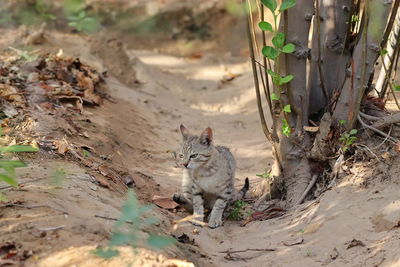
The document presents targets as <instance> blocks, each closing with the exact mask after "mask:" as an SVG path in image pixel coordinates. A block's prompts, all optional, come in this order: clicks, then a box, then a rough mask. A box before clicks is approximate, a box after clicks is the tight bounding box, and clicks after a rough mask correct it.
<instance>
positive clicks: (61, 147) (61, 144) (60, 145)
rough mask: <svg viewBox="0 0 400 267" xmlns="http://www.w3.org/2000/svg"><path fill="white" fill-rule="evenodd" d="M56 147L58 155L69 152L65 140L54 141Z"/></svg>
mask: <svg viewBox="0 0 400 267" xmlns="http://www.w3.org/2000/svg"><path fill="white" fill-rule="evenodd" d="M53 144H54V146H55V147H56V149H57V151H58V153H60V154H62V155H64V154H65V153H66V152H68V151H69V150H70V149H69V146H70V145H69V144H68V142H67V140H66V139H65V138H63V139H62V140H54V141H53Z"/></svg>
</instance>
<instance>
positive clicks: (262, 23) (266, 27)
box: [258, 21, 273, 32]
mask: <svg viewBox="0 0 400 267" xmlns="http://www.w3.org/2000/svg"><path fill="white" fill-rule="evenodd" d="M258 27H259V28H260V29H261V30H263V31H270V32H273V30H272V25H271V24H270V23H269V22H266V21H260V23H258Z"/></svg>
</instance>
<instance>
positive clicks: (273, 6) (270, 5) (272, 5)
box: [261, 0, 277, 13]
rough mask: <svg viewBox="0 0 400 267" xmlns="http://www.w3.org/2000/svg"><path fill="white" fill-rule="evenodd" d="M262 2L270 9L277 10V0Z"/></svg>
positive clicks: (263, 0) (264, 0) (262, 0)
mask: <svg viewBox="0 0 400 267" xmlns="http://www.w3.org/2000/svg"><path fill="white" fill-rule="evenodd" d="M261 2H262V3H263V4H264V5H265V6H266V7H267V8H268V9H269V10H271V12H272V13H274V12H275V10H276V7H277V4H276V0H261Z"/></svg>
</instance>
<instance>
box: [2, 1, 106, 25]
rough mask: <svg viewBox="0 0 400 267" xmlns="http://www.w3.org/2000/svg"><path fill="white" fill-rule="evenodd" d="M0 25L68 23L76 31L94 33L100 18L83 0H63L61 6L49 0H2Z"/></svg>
mask: <svg viewBox="0 0 400 267" xmlns="http://www.w3.org/2000/svg"><path fill="white" fill-rule="evenodd" d="M2 1H3V2H2V5H1V6H0V25H2V26H18V25H27V26H31V25H38V24H41V23H43V22H47V23H56V24H57V25H63V24H64V25H68V26H70V27H72V28H73V29H75V30H76V31H78V32H84V33H94V32H96V31H98V30H99V29H100V27H101V23H100V21H101V20H100V18H99V17H98V16H96V15H94V14H92V12H90V11H89V10H88V9H89V8H88V6H87V4H86V1H85V0H64V1H63V2H62V5H61V7H60V6H57V5H56V4H55V3H54V1H51V0H20V1H11V0H8V1H7V0H2Z"/></svg>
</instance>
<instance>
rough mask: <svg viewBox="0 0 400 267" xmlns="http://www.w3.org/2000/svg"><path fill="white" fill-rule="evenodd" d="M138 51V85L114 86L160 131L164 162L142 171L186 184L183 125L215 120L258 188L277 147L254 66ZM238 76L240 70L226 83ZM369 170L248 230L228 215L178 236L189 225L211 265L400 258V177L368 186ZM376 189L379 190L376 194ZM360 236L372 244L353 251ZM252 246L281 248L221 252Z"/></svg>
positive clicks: (169, 186) (241, 170) (170, 186)
mask: <svg viewBox="0 0 400 267" xmlns="http://www.w3.org/2000/svg"><path fill="white" fill-rule="evenodd" d="M131 56H132V57H133V58H135V59H136V63H135V69H136V71H137V75H138V76H137V77H138V79H139V81H140V82H142V86H141V88H140V89H139V91H136V90H128V89H127V87H125V86H122V85H118V82H117V81H114V83H115V84H112V87H113V88H114V90H115V89H116V91H115V94H116V95H117V96H120V97H123V98H124V99H128V100H129V101H131V102H132V103H133V104H134V105H136V108H138V110H140V111H141V112H143V114H146V117H148V120H149V122H150V123H151V124H152V125H153V126H154V127H155V129H156V132H157V135H158V137H159V138H158V140H154V142H152V144H151V145H152V147H154V150H153V151H151V152H152V154H153V155H154V157H155V159H157V161H155V162H154V163H155V164H154V166H152V167H150V168H147V169H146V170H144V171H147V172H152V173H151V174H152V175H153V177H154V178H155V180H156V182H158V183H160V184H161V186H162V188H164V191H165V192H164V193H165V194H166V195H169V194H172V193H173V192H176V191H178V190H179V184H180V169H179V168H175V167H174V166H175V163H174V160H173V158H172V153H171V151H176V149H177V148H178V144H179V142H180V133H179V132H178V130H177V128H178V126H179V124H180V123H184V124H185V125H186V126H187V127H188V128H190V129H194V130H195V131H197V132H200V131H201V130H202V129H203V128H205V127H206V126H211V127H212V128H213V129H214V131H215V142H216V143H217V144H222V145H227V146H229V147H230V148H231V149H232V151H233V153H234V155H235V157H236V159H237V162H238V170H237V175H236V177H237V186H240V185H241V184H242V183H243V178H244V177H249V178H250V180H251V186H253V187H257V186H258V185H259V182H260V178H257V177H256V176H255V174H256V173H260V172H262V170H263V169H264V168H265V167H267V166H268V164H270V163H271V155H270V148H269V144H268V143H267V142H266V140H265V137H264V136H263V133H262V132H261V127H260V125H259V119H258V113H257V107H256V105H255V97H254V91H253V90H254V89H253V84H252V76H251V69H250V66H249V65H248V64H247V63H242V62H240V61H237V62H235V61H234V60H232V59H231V60H229V61H227V62H225V61H222V59H220V60H221V61H219V59H218V57H213V56H212V55H210V56H204V57H203V58H201V59H196V60H194V59H185V58H176V57H171V56H165V55H159V54H157V53H154V52H144V51H131ZM232 74H235V75H237V74H239V76H238V77H236V78H235V79H234V80H232V81H230V82H227V83H223V84H222V83H221V79H223V78H224V77H225V76H226V75H228V76H229V75H232ZM110 82H112V81H110ZM355 172H359V171H358V170H355ZM371 175H372V174H371V173H370V172H368V171H367V172H365V173H362V172H361V174H360V175H359V176H356V177H355V178H351V179H350V180H348V179H345V180H344V181H343V182H342V183H341V184H340V185H339V186H338V188H337V189H335V190H332V191H329V192H327V193H325V194H324V195H322V197H321V198H320V199H318V200H317V201H313V202H308V203H305V204H303V205H302V206H301V207H300V208H299V210H298V211H295V212H290V213H288V214H287V215H285V216H284V217H282V218H277V219H273V220H269V221H263V222H252V223H250V224H248V225H247V226H246V227H244V228H243V227H240V226H239V225H238V224H237V223H235V222H229V221H228V222H226V223H225V225H224V227H221V228H218V229H215V230H211V229H208V228H199V231H200V234H199V235H194V234H192V231H193V229H194V228H195V227H194V226H191V225H190V226H185V227H182V228H180V229H179V230H178V233H177V234H179V233H182V232H184V233H186V234H188V235H189V236H191V237H192V238H194V239H195V244H196V245H197V246H198V247H199V248H200V249H201V250H203V251H204V252H205V254H207V255H208V256H209V257H210V259H207V260H204V259H202V260H201V261H202V262H203V264H204V266H322V265H330V266H376V265H379V266H396V264H399V265H400V257H399V256H398V255H397V253H396V250H397V249H396V246H397V248H399V247H398V245H394V244H395V243H396V240H397V239H398V238H399V237H400V232H399V230H390V229H393V228H391V227H392V226H393V225H395V223H396V221H397V220H398V219H400V218H399V217H398V214H397V215H396V214H395V213H393V211H394V210H399V207H400V202H399V200H398V198H397V193H396V192H397V191H398V185H396V186H393V187H392V186H387V188H384V187H381V186H379V185H378V186H376V185H373V186H371V187H370V188H369V189H361V185H362V183H363V181H364V180H363V179H365V178H366V177H370V176H371ZM393 175H397V174H393ZM350 177H351V176H350ZM357 177H358V178H357ZM361 177H364V178H361ZM393 177H395V176H393ZM389 183H390V182H389ZM354 192H357V193H354ZM373 192H379V193H378V195H372V194H374V193H373ZM371 195H372V196H371ZM382 195H383V196H384V197H382ZM366 202H368V205H365V203H366ZM382 207H384V208H383V210H380V209H381V208H382ZM301 232H303V233H304V243H302V244H301V245H296V246H286V245H284V244H283V241H286V242H287V243H293V242H297V241H298V240H300V239H301V236H302V235H301ZM353 238H355V239H357V240H361V241H362V242H363V244H364V245H365V246H358V247H354V248H351V249H347V247H348V243H349V242H350V241H351V240H352V239H353ZM248 248H275V249H276V251H274V252H246V253H240V254H232V255H233V258H235V257H236V258H235V260H233V261H232V259H230V260H229V259H227V258H226V257H224V256H226V254H224V253H220V251H224V250H228V249H233V250H242V249H248ZM399 249H400V248H399ZM336 252H337V253H336Z"/></svg>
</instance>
